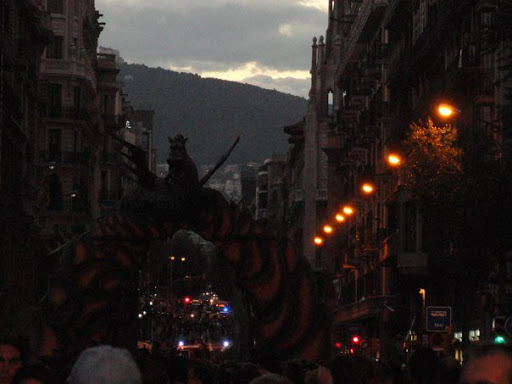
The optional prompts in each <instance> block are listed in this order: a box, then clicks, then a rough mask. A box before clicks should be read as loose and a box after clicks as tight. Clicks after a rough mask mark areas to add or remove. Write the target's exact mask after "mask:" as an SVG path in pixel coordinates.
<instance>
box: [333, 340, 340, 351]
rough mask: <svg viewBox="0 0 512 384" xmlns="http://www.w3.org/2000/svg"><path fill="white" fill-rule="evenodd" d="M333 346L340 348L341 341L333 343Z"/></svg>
mask: <svg viewBox="0 0 512 384" xmlns="http://www.w3.org/2000/svg"><path fill="white" fill-rule="evenodd" d="M334 347H335V348H336V349H341V343H340V342H339V341H337V342H336V343H334Z"/></svg>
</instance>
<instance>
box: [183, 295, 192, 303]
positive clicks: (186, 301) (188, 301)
mask: <svg viewBox="0 0 512 384" xmlns="http://www.w3.org/2000/svg"><path fill="white" fill-rule="evenodd" d="M183 302H184V303H185V304H188V303H190V297H188V296H185V297H184V298H183Z"/></svg>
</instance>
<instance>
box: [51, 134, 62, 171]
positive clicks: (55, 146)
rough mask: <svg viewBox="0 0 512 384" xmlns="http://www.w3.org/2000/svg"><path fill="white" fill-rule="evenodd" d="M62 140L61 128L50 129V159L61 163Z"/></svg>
mask: <svg viewBox="0 0 512 384" xmlns="http://www.w3.org/2000/svg"><path fill="white" fill-rule="evenodd" d="M61 145H62V140H61V131H60V129H49V130H48V161H55V162H57V163H60V161H61V157H62V147H61Z"/></svg>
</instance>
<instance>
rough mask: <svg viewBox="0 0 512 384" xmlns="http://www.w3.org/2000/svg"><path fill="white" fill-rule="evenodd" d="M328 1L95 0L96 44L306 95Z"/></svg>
mask: <svg viewBox="0 0 512 384" xmlns="http://www.w3.org/2000/svg"><path fill="white" fill-rule="evenodd" d="M327 5H328V0H279V1H276V0H96V9H97V10H98V11H99V12H100V13H101V14H103V17H102V19H100V21H103V22H105V23H106V25H105V28H104V30H103V32H102V33H101V35H100V42H99V44H100V45H101V46H104V47H109V48H114V49H118V50H119V51H120V55H121V56H122V57H123V58H124V59H125V60H126V61H127V62H129V63H137V64H146V65H147V66H150V67H162V68H165V69H171V70H174V71H178V72H190V73H197V74H199V75H201V76H202V77H215V78H219V79H225V80H233V81H239V82H242V83H248V84H253V85H257V86H260V87H263V88H269V89H276V90H278V91H281V92H286V93H291V94H294V95H298V96H302V97H306V98H307V92H308V90H309V85H310V75H309V69H310V65H311V42H312V39H313V37H314V36H317V37H318V36H320V35H323V34H324V33H325V29H326V27H327Z"/></svg>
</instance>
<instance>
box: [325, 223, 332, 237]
mask: <svg viewBox="0 0 512 384" xmlns="http://www.w3.org/2000/svg"><path fill="white" fill-rule="evenodd" d="M323 231H324V232H325V233H327V234H328V235H330V234H331V233H333V231H334V228H333V227H332V226H331V225H324V227H323Z"/></svg>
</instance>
